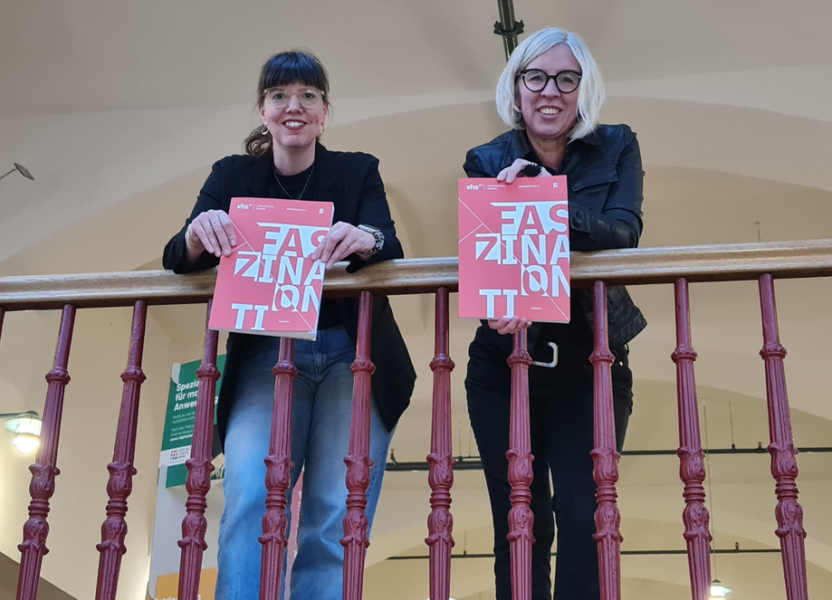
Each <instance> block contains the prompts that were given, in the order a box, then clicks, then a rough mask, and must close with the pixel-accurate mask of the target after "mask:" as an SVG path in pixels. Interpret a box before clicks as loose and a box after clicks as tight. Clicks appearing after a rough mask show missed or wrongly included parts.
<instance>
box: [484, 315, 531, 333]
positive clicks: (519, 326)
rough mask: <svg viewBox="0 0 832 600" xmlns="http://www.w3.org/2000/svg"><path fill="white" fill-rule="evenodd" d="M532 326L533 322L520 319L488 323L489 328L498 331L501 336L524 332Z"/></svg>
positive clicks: (498, 320) (506, 318)
mask: <svg viewBox="0 0 832 600" xmlns="http://www.w3.org/2000/svg"><path fill="white" fill-rule="evenodd" d="M531 324H532V322H531V321H529V320H528V319H521V318H520V317H503V318H502V319H497V320H494V319H491V320H489V321H488V326H489V327H490V328H491V329H495V330H497V333H499V334H500V335H505V334H507V333H517V332H519V331H523V330H524V329H528V328H529V326H530V325H531Z"/></svg>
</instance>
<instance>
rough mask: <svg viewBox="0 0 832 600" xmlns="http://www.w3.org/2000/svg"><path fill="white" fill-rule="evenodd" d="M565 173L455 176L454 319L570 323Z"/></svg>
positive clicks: (567, 209)
mask: <svg viewBox="0 0 832 600" xmlns="http://www.w3.org/2000/svg"><path fill="white" fill-rule="evenodd" d="M569 297H570V285H569V206H568V194H567V187H566V177H565V176H563V175H560V176H556V177H528V178H525V177H523V178H518V179H517V180H516V181H514V182H513V183H512V184H510V185H506V184H505V183H499V182H498V181H497V180H496V179H460V180H459V316H460V317H462V318H466V317H468V318H477V319H499V318H501V317H503V316H510V317H511V316H518V317H523V318H526V319H531V320H533V321H548V322H556V323H566V322H569Z"/></svg>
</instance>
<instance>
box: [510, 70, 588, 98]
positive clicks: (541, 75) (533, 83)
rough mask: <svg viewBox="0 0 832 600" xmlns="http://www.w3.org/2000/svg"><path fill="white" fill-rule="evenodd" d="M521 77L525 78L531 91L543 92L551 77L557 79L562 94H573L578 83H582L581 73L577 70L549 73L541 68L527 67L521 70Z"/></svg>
mask: <svg viewBox="0 0 832 600" xmlns="http://www.w3.org/2000/svg"><path fill="white" fill-rule="evenodd" d="M520 78H521V79H522V80H523V85H525V86H526V89H528V90H529V91H530V92H542V91H543V88H545V87H546V85H547V84H548V83H549V80H550V79H554V80H555V87H556V88H558V91H559V92H560V93H561V94H571V93H572V92H574V91H575V90H577V89H578V84H579V83H581V74H580V73H578V72H577V71H561V72H560V73H555V74H554V75H549V74H548V73H547V72H546V71H543V70H541V69H526V70H525V71H520Z"/></svg>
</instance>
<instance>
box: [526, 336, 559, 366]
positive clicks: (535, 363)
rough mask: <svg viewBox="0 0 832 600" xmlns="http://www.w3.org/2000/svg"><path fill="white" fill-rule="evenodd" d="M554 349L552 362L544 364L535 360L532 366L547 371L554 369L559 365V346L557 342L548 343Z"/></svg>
mask: <svg viewBox="0 0 832 600" xmlns="http://www.w3.org/2000/svg"><path fill="white" fill-rule="evenodd" d="M547 343H548V345H549V346H551V348H552V362H543V361H542V360H533V361H532V364H533V365H534V366H536V367H546V368H547V369H554V368H555V366H556V365H557V364H558V345H557V344H556V343H555V342H547Z"/></svg>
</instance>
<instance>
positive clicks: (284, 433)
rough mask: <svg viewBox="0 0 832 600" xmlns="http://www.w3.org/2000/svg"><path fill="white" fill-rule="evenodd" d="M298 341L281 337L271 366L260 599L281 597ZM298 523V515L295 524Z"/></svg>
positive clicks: (274, 599)
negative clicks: (271, 407)
mask: <svg viewBox="0 0 832 600" xmlns="http://www.w3.org/2000/svg"><path fill="white" fill-rule="evenodd" d="M294 360H295V340H293V339H291V338H281V339H280V358H279V359H278V362H277V364H276V365H275V366H274V368H273V369H272V373H274V376H275V385H274V410H273V411H272V436H271V440H270V441H269V455H268V456H267V457H266V461H265V462H266V490H268V492H267V494H266V514H265V515H263V535H262V536H261V537H260V543H261V544H263V556H262V559H261V562H260V599H261V600H279V598H280V577H281V574H282V572H283V555H284V553H285V550H286V544H287V543H288V539H287V537H286V529H287V527H288V524H289V523H288V519H287V518H286V492H287V490H288V489H289V485H290V483H291V478H292V390H293V388H294V384H295V375H297V374H298V370H297V368H295V364H294ZM298 522H299V519H298V515H295V523H296V524H295V527H297V526H298V525H297V523H298Z"/></svg>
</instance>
